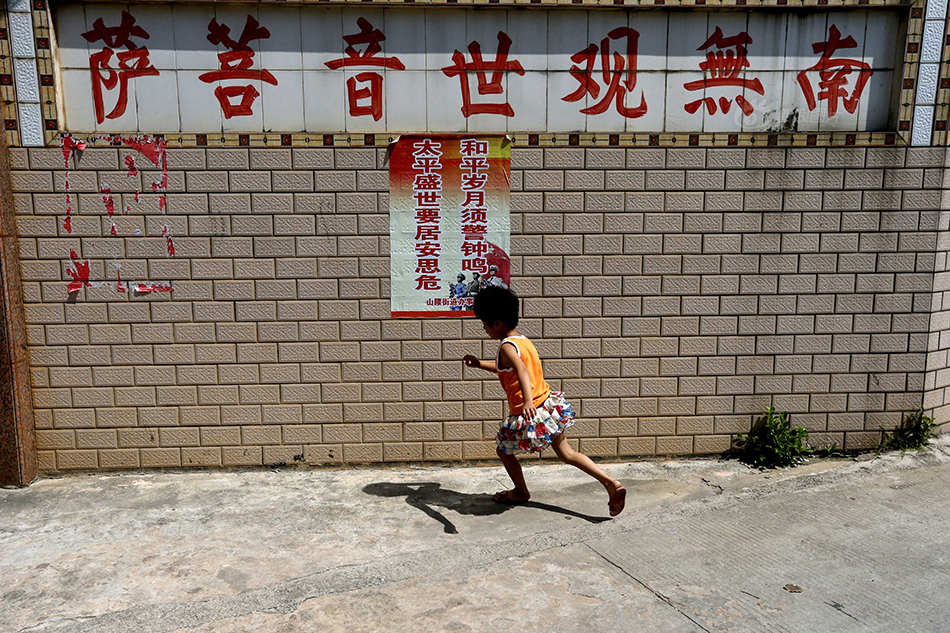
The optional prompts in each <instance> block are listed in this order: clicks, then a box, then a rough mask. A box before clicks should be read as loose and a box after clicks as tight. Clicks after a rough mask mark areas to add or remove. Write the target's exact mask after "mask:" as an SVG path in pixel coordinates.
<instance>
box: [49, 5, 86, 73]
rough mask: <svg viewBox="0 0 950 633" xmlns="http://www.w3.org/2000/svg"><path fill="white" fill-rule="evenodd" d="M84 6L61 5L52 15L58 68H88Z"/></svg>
mask: <svg viewBox="0 0 950 633" xmlns="http://www.w3.org/2000/svg"><path fill="white" fill-rule="evenodd" d="M85 7H86V5H84V4H62V5H59V6H58V7H57V9H56V11H55V12H54V13H53V18H54V30H55V34H56V45H57V48H58V52H59V66H60V68H89V47H88V42H86V40H85V39H84V38H83V36H82V34H83V33H85V32H86V12H85Z"/></svg>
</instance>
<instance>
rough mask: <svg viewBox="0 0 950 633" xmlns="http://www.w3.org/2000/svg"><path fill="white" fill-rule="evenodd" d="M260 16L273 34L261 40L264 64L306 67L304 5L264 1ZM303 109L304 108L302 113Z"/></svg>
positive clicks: (271, 67) (272, 67) (280, 67)
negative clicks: (291, 5)
mask: <svg viewBox="0 0 950 633" xmlns="http://www.w3.org/2000/svg"><path fill="white" fill-rule="evenodd" d="M258 19H259V20H260V22H261V26H263V27H264V28H266V29H267V30H268V31H270V37H269V38H267V39H264V40H258V41H257V42H258V46H257V48H256V50H259V51H260V53H258V55H259V56H260V59H261V67H262V68H266V69H267V70H270V71H271V72H274V71H278V70H302V69H303V54H302V53H301V51H302V50H303V47H302V42H301V34H300V27H301V22H300V7H282V6H272V5H261V7H260V8H259V10H258ZM252 47H253V45H252ZM298 83H300V82H298ZM302 113H303V110H302V109H301V117H302V116H303V114H302Z"/></svg>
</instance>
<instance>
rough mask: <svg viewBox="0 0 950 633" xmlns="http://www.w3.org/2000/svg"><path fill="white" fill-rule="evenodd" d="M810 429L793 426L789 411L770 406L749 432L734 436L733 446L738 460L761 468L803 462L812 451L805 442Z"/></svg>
mask: <svg viewBox="0 0 950 633" xmlns="http://www.w3.org/2000/svg"><path fill="white" fill-rule="evenodd" d="M807 439H808V431H806V430H805V429H804V428H803V427H796V428H792V425H791V421H790V420H789V415H788V413H787V412H785V411H782V412H779V413H776V412H775V407H769V410H768V411H766V412H765V415H763V416H762V417H761V418H759V419H758V420H757V421H756V422H755V424H753V425H752V430H751V431H750V432H749V434H748V435H742V434H739V435H738V436H737V437H736V439H734V440H733V449H734V450H735V451H736V454H737V455H738V457H739V461H741V462H743V463H745V464H748V465H750V466H755V467H758V468H777V467H779V466H794V465H795V464H798V463H800V462H802V461H803V460H804V459H805V457H807V456H808V455H810V454H811V453H812V451H811V450H810V449H809V448H808V447H807V446H805V441H806V440H807Z"/></svg>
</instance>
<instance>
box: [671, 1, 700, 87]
mask: <svg viewBox="0 0 950 633" xmlns="http://www.w3.org/2000/svg"><path fill="white" fill-rule="evenodd" d="M708 26H709V14H708V13H706V12H705V11H700V12H696V13H676V14H673V15H671V16H670V26H669V36H668V37H667V44H666V55H667V58H666V64H667V66H666V67H667V69H669V70H671V71H676V70H686V71H692V72H701V70H700V68H699V65H700V64H701V63H702V62H703V61H704V60H705V59H706V54H705V52H703V51H700V50H698V49H699V47H700V46H702V45H703V43H704V42H705V41H706V38H707V37H708V35H707V32H706V27H708Z"/></svg>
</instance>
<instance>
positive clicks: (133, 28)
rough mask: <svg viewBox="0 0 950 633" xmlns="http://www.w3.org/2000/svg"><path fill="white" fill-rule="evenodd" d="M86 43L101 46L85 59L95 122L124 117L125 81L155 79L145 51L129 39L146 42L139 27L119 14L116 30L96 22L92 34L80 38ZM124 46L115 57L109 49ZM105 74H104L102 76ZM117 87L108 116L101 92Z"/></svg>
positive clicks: (126, 84)
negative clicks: (100, 41)
mask: <svg viewBox="0 0 950 633" xmlns="http://www.w3.org/2000/svg"><path fill="white" fill-rule="evenodd" d="M82 36H83V38H85V40H86V41H87V42H98V41H99V40H102V43H103V44H105V46H103V48H102V50H101V51H99V52H98V53H93V54H92V55H90V56H89V69H90V71H92V98H93V103H94V105H95V108H96V122H98V123H102V122H103V121H104V120H106V119H117V118H119V117H120V116H122V115H123V114H125V108H126V107H127V106H128V103H129V79H132V78H133V77H148V76H157V75H158V74H159V73H158V70H157V69H156V68H155V67H154V66H152V64H151V62H150V61H149V59H148V55H149V53H148V48H147V47H145V46H142V47H138V46H136V45H135V43H133V42H132V41H131V38H132V37H138V38H141V39H143V40H147V39H149V38H150V36H149V34H148V33H147V32H146V31H145V29H143V28H142V27H141V26H137V25H136V24H135V18H134V17H132V16H131V15H129V14H128V13H127V12H125V11H123V12H122V23H121V24H120V25H119V26H113V27H106V25H105V23H103V21H102V18H99V19H97V20H96V21H95V22H94V23H93V25H92V30H91V31H87V32H86V33H83V34H82ZM121 46H124V47H125V48H126V50H124V51H121V52H119V53H115V51H114V50H113V49H117V48H119V47H121ZM113 54H115V56H116V59H117V60H118V62H119V65H118V66H116V67H112V66H111V65H110V63H109V62H110V60H111V59H112V55H113ZM103 71H105V72H103ZM117 85H118V87H119V98H118V99H116V102H115V107H113V108H112V111H111V112H110V113H109V114H105V108H104V107H103V104H102V88H103V87H105V89H106V90H112V89H114V88H115V87H116V86H117Z"/></svg>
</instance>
